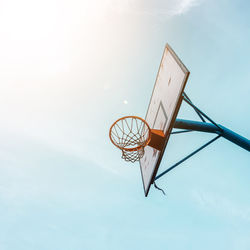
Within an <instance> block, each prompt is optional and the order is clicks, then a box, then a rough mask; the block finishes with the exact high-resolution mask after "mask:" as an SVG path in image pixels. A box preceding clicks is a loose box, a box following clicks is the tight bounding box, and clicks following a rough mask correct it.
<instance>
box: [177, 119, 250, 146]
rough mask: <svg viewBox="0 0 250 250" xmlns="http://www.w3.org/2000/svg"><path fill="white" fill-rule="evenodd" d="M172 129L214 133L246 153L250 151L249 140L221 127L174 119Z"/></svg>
mask: <svg viewBox="0 0 250 250" xmlns="http://www.w3.org/2000/svg"><path fill="white" fill-rule="evenodd" d="M174 128H178V129H188V130H194V131H200V132H207V133H215V134H218V135H221V136H222V137H224V138H225V139H227V140H229V141H231V142H233V143H235V144H236V145H238V146H240V147H242V148H244V149H246V150H247V151H250V140H248V139H247V138H245V137H243V136H241V135H239V134H236V133H235V132H233V131H232V130H230V129H228V128H226V127H224V126H221V125H219V127H218V126H216V125H214V124H212V123H205V122H197V121H190V120H182V119H176V121H175V123H174Z"/></svg>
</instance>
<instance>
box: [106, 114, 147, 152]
mask: <svg viewBox="0 0 250 250" xmlns="http://www.w3.org/2000/svg"><path fill="white" fill-rule="evenodd" d="M127 118H132V119H139V120H141V121H142V122H143V123H144V124H145V125H146V127H147V128H148V137H147V139H146V141H145V144H144V145H140V146H137V147H134V148H124V147H120V146H118V145H117V144H116V142H115V141H114V140H113V139H112V136H111V133H112V129H113V127H114V126H115V125H116V124H117V123H118V122H119V121H121V120H126V119H127ZM109 138H110V140H111V142H112V143H113V144H114V145H115V146H116V147H117V148H119V149H121V150H125V151H137V150H140V149H141V148H143V147H146V146H147V145H148V144H149V142H150V139H151V129H150V127H149V125H148V123H147V122H146V121H145V120H144V119H142V118H141V117H138V116H133V115H131V116H124V117H121V118H119V119H118V120H116V121H115V122H114V123H113V124H112V125H111V127H110V129H109Z"/></svg>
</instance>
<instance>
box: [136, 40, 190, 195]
mask: <svg viewBox="0 0 250 250" xmlns="http://www.w3.org/2000/svg"><path fill="white" fill-rule="evenodd" d="M188 76H189V71H188V70H187V68H186V67H185V65H184V64H183V63H182V62H181V60H180V59H179V58H178V56H177V55H176V54H175V52H174V51H173V50H172V48H171V47H170V46H169V45H168V44H167V45H166V47H165V49H164V53H163V56H162V59H161V64H160V67H159V70H158V74H157V77H156V81H155V85H154V89H153V93H152V96H151V100H150V103H149V106H148V110H147V114H146V118H145V120H146V121H147V123H148V124H149V126H150V128H151V129H159V130H162V131H163V132H164V146H163V149H162V150H161V151H158V150H156V149H154V148H152V147H149V146H148V147H145V149H144V150H145V154H144V156H143V157H142V158H141V159H140V168H141V175H142V180H143V186H144V192H145V196H147V195H148V192H149V189H150V186H151V184H152V183H153V182H154V178H155V176H156V173H157V170H158V168H159V165H160V163H161V159H162V156H163V154H164V151H165V148H166V146H167V143H168V139H169V135H170V133H171V130H172V128H173V125H174V122H175V119H176V116H177V113H178V111H179V108H180V105H181V101H182V93H183V91H184V88H185V85H186V82H187V79H188Z"/></svg>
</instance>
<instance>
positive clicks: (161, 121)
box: [153, 101, 168, 131]
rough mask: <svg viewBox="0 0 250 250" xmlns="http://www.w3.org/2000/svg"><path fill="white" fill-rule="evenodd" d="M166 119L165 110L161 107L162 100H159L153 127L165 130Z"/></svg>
mask: <svg viewBox="0 0 250 250" xmlns="http://www.w3.org/2000/svg"><path fill="white" fill-rule="evenodd" d="M167 121H168V117H167V114H166V111H165V109H164V107H163V104H162V102H161V101H160V104H159V107H158V110H157V113H156V116H155V120H154V124H153V129H159V130H163V131H165V127H166V124H167Z"/></svg>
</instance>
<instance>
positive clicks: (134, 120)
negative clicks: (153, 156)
mask: <svg viewBox="0 0 250 250" xmlns="http://www.w3.org/2000/svg"><path fill="white" fill-rule="evenodd" d="M109 137H110V140H111V142H112V143H113V144H114V145H115V146H116V147H118V148H119V149H121V150H122V159H124V160H126V161H131V162H135V161H138V160H139V159H140V158H142V157H143V155H144V147H145V146H147V145H148V144H149V142H150V139H151V130H150V127H149V125H148V124H147V122H146V121H145V120H143V119H142V118H140V117H137V116H125V117H122V118H120V119H118V120H117V121H116V122H114V123H113V124H112V126H111V128H110V130H109Z"/></svg>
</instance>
